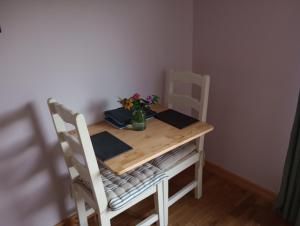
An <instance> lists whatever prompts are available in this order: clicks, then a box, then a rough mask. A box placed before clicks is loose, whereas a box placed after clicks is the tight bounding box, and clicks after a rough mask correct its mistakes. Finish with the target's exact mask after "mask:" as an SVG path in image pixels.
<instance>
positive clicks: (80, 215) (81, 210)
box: [73, 192, 88, 226]
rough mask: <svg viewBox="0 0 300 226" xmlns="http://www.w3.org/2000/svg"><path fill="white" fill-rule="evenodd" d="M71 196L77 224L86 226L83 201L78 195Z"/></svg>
mask: <svg viewBox="0 0 300 226" xmlns="http://www.w3.org/2000/svg"><path fill="white" fill-rule="evenodd" d="M73 195H74V196H75V203H76V209H77V214H78V220H79V224H80V226H88V220H87V215H86V209H85V202H84V199H83V198H82V197H81V196H80V195H78V194H76V192H74V193H73Z"/></svg>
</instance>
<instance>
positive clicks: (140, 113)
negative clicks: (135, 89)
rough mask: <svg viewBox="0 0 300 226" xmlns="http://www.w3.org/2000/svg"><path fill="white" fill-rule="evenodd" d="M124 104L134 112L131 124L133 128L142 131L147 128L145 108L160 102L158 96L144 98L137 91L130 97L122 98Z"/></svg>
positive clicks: (121, 101)
mask: <svg viewBox="0 0 300 226" xmlns="http://www.w3.org/2000/svg"><path fill="white" fill-rule="evenodd" d="M119 102H120V103H121V104H122V106H123V107H124V108H125V109H127V110H129V111H131V112H132V118H131V125H132V128H133V130H137V131H142V130H145V129H146V117H145V110H146V109H150V106H151V104H156V103H157V102H158V96H156V95H151V96H147V98H146V99H144V98H142V97H141V95H140V94H138V93H135V94H134V95H133V96H131V97H129V98H123V99H122V98H120V99H119Z"/></svg>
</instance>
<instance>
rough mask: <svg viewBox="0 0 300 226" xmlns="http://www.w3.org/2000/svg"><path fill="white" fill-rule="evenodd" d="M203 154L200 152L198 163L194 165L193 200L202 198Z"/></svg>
mask: <svg viewBox="0 0 300 226" xmlns="http://www.w3.org/2000/svg"><path fill="white" fill-rule="evenodd" d="M202 158H203V152H200V159H199V162H197V163H196V165H195V180H196V181H197V187H196V188H195V198H196V199H200V198H201V197H202V175H203V159H202Z"/></svg>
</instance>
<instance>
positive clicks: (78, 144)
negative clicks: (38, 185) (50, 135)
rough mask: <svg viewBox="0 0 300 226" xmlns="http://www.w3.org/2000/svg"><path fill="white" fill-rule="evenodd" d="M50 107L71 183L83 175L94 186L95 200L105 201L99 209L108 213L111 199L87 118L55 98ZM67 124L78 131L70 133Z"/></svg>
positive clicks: (49, 104)
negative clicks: (97, 158)
mask: <svg viewBox="0 0 300 226" xmlns="http://www.w3.org/2000/svg"><path fill="white" fill-rule="evenodd" d="M48 106H49V110H50V113H51V117H52V120H53V123H54V127H55V130H56V133H57V136H58V140H59V143H60V146H61V149H62V151H63V154H64V159H65V162H66V165H67V167H68V170H69V173H70V176H71V180H72V181H73V180H74V179H75V178H76V177H77V176H80V178H81V179H83V180H85V181H87V182H88V183H89V184H90V185H91V188H92V191H93V195H94V197H95V198H96V199H97V200H101V203H99V202H97V203H99V205H101V206H99V205H98V204H96V205H97V206H96V208H98V209H99V210H100V212H102V211H104V210H105V209H106V207H107V199H106V195H105V190H104V186H103V183H102V179H101V176H100V171H99V167H98V164H97V160H96V156H95V153H94V149H93V145H92V142H91V139H90V135H89V132H88V129H87V125H86V122H85V119H84V116H83V115H82V114H79V113H75V112H73V111H72V110H70V109H68V108H66V107H65V106H63V105H62V104H59V103H58V102H56V101H55V100H54V99H52V98H49V99H48ZM65 124H71V125H73V126H74V127H75V131H76V132H75V131H74V133H70V132H68V131H67V130H66V125H65ZM78 157H79V158H78ZM94 207H95V206H94Z"/></svg>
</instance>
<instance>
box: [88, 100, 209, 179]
mask: <svg viewBox="0 0 300 226" xmlns="http://www.w3.org/2000/svg"><path fill="white" fill-rule="evenodd" d="M164 109H166V108H164V107H162V106H160V105H156V106H154V107H153V110H154V111H157V112H159V111H162V110H164ZM88 129H89V133H90V135H94V134H97V133H100V132H103V131H108V132H109V133H111V134H113V135H114V136H116V137H118V138H119V139H120V140H122V141H123V142H125V143H127V144H128V145H130V146H131V147H132V149H131V150H129V151H127V152H125V153H122V154H120V155H117V156H115V157H113V158H111V159H109V160H106V161H104V164H105V165H106V166H107V167H108V168H110V169H111V170H112V171H114V172H115V173H116V174H118V175H121V174H123V173H126V172H128V171H129V170H132V169H134V168H136V167H138V166H141V165H142V164H144V163H146V162H149V161H150V160H152V159H155V158H156V157H158V156H161V155H163V154H165V153H167V152H168V151H171V150H173V149H174V148H176V147H179V146H181V145H183V144H185V143H188V142H189V141H192V140H194V139H196V138H199V137H201V136H203V135H205V134H206V133H208V132H210V131H212V130H213V129H214V127H213V126H212V125H210V124H208V123H201V122H197V123H194V124H192V125H190V126H188V127H186V128H183V129H177V128H175V127H173V126H171V125H169V124H166V123H164V122H162V121H160V120H158V119H155V118H153V119H150V120H148V121H147V128H146V129H145V130H144V131H133V130H128V129H117V128H114V127H113V126H112V125H110V124H109V123H107V122H105V121H103V122H99V123H96V124H93V125H90V126H88Z"/></svg>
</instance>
